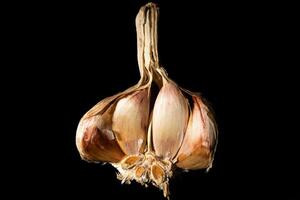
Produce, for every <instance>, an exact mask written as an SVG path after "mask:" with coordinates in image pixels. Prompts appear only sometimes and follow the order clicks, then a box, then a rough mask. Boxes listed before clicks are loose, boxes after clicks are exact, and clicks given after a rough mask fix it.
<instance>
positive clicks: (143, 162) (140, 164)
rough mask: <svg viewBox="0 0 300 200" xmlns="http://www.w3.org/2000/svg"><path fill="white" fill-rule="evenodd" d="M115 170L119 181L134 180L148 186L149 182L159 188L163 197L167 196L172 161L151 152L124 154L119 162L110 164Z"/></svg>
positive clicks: (127, 181)
mask: <svg viewBox="0 0 300 200" xmlns="http://www.w3.org/2000/svg"><path fill="white" fill-rule="evenodd" d="M112 165H113V166H114V167H115V168H116V169H117V170H118V173H117V178H118V179H119V180H121V183H122V184H124V183H127V184H130V183H131V181H133V180H134V181H136V182H138V183H140V184H141V185H143V186H145V187H148V185H149V184H152V185H154V186H155V187H157V188H159V189H161V190H162V191H163V194H164V196H165V197H168V196H169V179H170V178H171V177H172V165H173V164H172V162H171V161H169V160H161V159H160V158H158V157H157V156H155V154H154V153H152V152H146V153H145V154H144V155H143V154H140V155H130V156H126V157H125V158H124V159H123V160H121V161H120V162H119V163H114V164H112Z"/></svg>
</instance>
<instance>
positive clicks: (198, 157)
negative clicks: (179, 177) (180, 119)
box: [176, 95, 217, 169]
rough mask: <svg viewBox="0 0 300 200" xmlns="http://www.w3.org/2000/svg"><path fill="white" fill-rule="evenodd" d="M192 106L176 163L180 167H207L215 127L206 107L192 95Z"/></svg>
mask: <svg viewBox="0 0 300 200" xmlns="http://www.w3.org/2000/svg"><path fill="white" fill-rule="evenodd" d="M192 98H193V102H194V105H193V106H194V107H193V111H192V113H191V115H190V119H189V123H188V127H187V130H186V134H185V137H184V140H183V143H182V146H181V148H180V150H179V152H178V155H177V160H178V162H177V163H176V165H177V166H178V167H180V168H182V169H201V168H209V167H210V166H211V163H212V160H213V154H214V149H215V145H216V137H217V129H216V125H215V122H214V120H213V118H212V117H211V114H210V111H209V109H208V107H207V106H206V105H205V104H204V103H203V101H202V100H201V98H200V97H198V96H196V95H193V96H192Z"/></svg>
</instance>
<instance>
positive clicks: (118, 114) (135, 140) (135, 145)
mask: <svg viewBox="0 0 300 200" xmlns="http://www.w3.org/2000/svg"><path fill="white" fill-rule="evenodd" d="M148 121H149V93H148V89H147V88H146V89H142V90H138V91H136V92H134V93H132V94H130V95H128V96H126V97H124V98H122V99H120V100H119V101H118V103H117V105H116V108H115V110H114V114H113V118H112V130H113V132H114V133H115V135H116V138H117V141H118V143H119V145H120V147H121V149H122V150H123V152H125V154H127V155H136V154H139V153H142V152H144V150H145V146H146V140H147V127H148V124H149V122H148Z"/></svg>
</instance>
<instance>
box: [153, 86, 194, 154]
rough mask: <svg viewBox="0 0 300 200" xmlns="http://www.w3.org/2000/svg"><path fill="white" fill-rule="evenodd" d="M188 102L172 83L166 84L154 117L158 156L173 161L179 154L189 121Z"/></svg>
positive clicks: (161, 92)
mask: <svg viewBox="0 0 300 200" xmlns="http://www.w3.org/2000/svg"><path fill="white" fill-rule="evenodd" d="M188 114H189V113H188V104H187V100H186V99H185V97H184V96H183V94H182V93H181V91H180V89H179V88H178V87H177V85H176V84H175V83H174V82H172V81H166V82H164V85H163V87H162V88H161V90H160V91H159V93H158V96H157V99H156V101H155V104H154V108H153V116H152V140H153V141H152V142H153V148H154V151H155V153H156V155H157V156H159V157H163V158H169V159H172V158H173V157H174V156H175V155H176V153H177V152H178V150H179V148H180V146H181V143H182V140H183V137H184V132H185V129H186V126H187V121H188Z"/></svg>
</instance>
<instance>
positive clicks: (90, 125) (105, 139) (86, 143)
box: [76, 114, 125, 163]
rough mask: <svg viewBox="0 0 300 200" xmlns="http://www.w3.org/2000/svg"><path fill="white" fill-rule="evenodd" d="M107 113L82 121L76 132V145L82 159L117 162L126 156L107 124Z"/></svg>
mask: <svg viewBox="0 0 300 200" xmlns="http://www.w3.org/2000/svg"><path fill="white" fill-rule="evenodd" d="M106 115H107V114H104V116H103V115H96V116H92V117H88V118H84V119H82V120H81V121H80V123H79V125H78V128H77V134H76V146H77V149H78V151H79V153H80V155H81V157H82V159H84V160H88V161H94V162H99V161H101V162H112V163H116V162H119V161H120V160H122V158H123V157H124V156H125V154H124V153H123V152H122V150H121V149H120V147H119V145H118V142H117V140H116V138H115V136H114V133H113V132H112V131H111V129H110V128H109V126H107V125H106V123H107V116H106Z"/></svg>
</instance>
